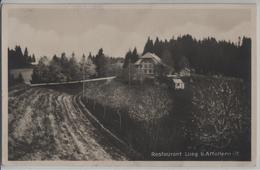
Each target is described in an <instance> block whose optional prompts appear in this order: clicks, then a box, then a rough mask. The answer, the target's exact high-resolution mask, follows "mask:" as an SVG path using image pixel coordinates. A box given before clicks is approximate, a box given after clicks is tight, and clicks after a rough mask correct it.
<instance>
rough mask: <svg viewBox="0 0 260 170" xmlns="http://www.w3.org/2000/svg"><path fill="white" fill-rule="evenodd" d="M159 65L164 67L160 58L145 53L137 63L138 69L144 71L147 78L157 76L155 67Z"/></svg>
mask: <svg viewBox="0 0 260 170" xmlns="http://www.w3.org/2000/svg"><path fill="white" fill-rule="evenodd" d="M159 64H161V65H163V63H162V61H161V59H160V57H158V56H157V55H155V54H153V53H150V52H148V53H145V54H144V55H143V56H142V57H140V58H139V59H138V60H137V61H136V62H135V66H136V67H137V69H138V70H139V71H142V73H143V74H144V75H145V76H147V77H149V76H154V75H156V74H157V72H156V71H157V70H156V69H155V67H156V65H159Z"/></svg>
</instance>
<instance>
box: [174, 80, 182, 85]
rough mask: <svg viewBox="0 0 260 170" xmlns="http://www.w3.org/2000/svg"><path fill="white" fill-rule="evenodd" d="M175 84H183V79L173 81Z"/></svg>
mask: <svg viewBox="0 0 260 170" xmlns="http://www.w3.org/2000/svg"><path fill="white" fill-rule="evenodd" d="M172 81H173V82H174V83H181V84H183V81H182V80H181V79H172Z"/></svg>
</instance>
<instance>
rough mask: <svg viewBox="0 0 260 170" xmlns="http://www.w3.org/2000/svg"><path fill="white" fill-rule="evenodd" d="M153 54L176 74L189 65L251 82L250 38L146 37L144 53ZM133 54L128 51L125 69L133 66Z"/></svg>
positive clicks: (206, 73) (134, 59)
mask: <svg viewBox="0 0 260 170" xmlns="http://www.w3.org/2000/svg"><path fill="white" fill-rule="evenodd" d="M146 52H152V53H155V54H156V55H158V56H159V57H160V58H161V59H162V61H163V62H164V63H165V64H168V65H169V66H171V67H173V68H174V69H175V70H176V71H179V70H181V69H182V67H183V66H187V65H188V66H189V67H190V68H191V69H193V70H194V71H195V73H198V74H204V75H222V76H229V77H238V78H243V79H246V80H248V79H250V69H251V39H250V38H246V37H243V38H241V37H239V38H238V42H237V43H234V42H230V41H224V40H223V41H217V40H216V39H215V38H212V37H208V38H205V39H203V40H197V39H195V38H193V37H192V36H191V35H183V36H179V37H177V38H174V37H173V38H171V39H170V40H160V39H159V38H158V37H157V38H156V39H155V41H153V40H152V39H150V38H148V40H147V42H146V44H145V46H144V49H143V53H142V54H145V53H146ZM136 53H137V52H136V51H135V50H133V51H128V52H127V54H126V57H125V63H124V66H125V67H126V66H127V65H128V63H129V62H131V63H134V62H135V61H136V60H137V58H136Z"/></svg>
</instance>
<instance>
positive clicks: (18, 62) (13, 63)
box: [8, 46, 36, 69]
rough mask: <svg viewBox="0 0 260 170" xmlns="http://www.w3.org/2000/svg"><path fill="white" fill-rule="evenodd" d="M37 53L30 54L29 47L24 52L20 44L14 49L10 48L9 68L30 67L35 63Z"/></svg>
mask: <svg viewBox="0 0 260 170" xmlns="http://www.w3.org/2000/svg"><path fill="white" fill-rule="evenodd" d="M35 62H36V59H35V55H34V54H32V55H29V52H28V49H27V47H26V48H25V49H24V52H22V49H21V47H20V46H15V48H14V49H9V48H8V68H9V69H14V68H28V67H31V66H32V63H35Z"/></svg>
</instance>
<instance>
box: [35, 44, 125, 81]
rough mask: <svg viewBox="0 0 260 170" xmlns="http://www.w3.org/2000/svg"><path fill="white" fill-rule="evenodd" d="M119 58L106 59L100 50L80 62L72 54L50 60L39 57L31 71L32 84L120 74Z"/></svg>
mask: <svg viewBox="0 0 260 170" xmlns="http://www.w3.org/2000/svg"><path fill="white" fill-rule="evenodd" d="M121 60H122V59H121V58H117V59H116V58H112V57H107V56H105V54H104V53H103V49H102V48H101V49H100V50H99V51H98V53H97V54H96V55H92V54H91V53H90V54H89V55H88V56H87V57H86V56H85V55H84V54H83V55H82V56H81V58H80V60H79V61H78V60H77V57H76V56H75V54H74V53H72V55H71V56H67V55H66V54H65V53H62V54H61V56H57V55H54V56H53V57H52V59H51V60H49V59H48V58H47V57H46V56H45V57H41V58H40V60H39V62H38V64H37V65H36V67H35V68H34V70H33V74H32V81H31V82H32V83H50V82H68V81H76V80H82V79H89V78H96V77H106V76H112V75H115V74H117V73H118V72H120V70H121V65H120V61H121Z"/></svg>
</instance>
